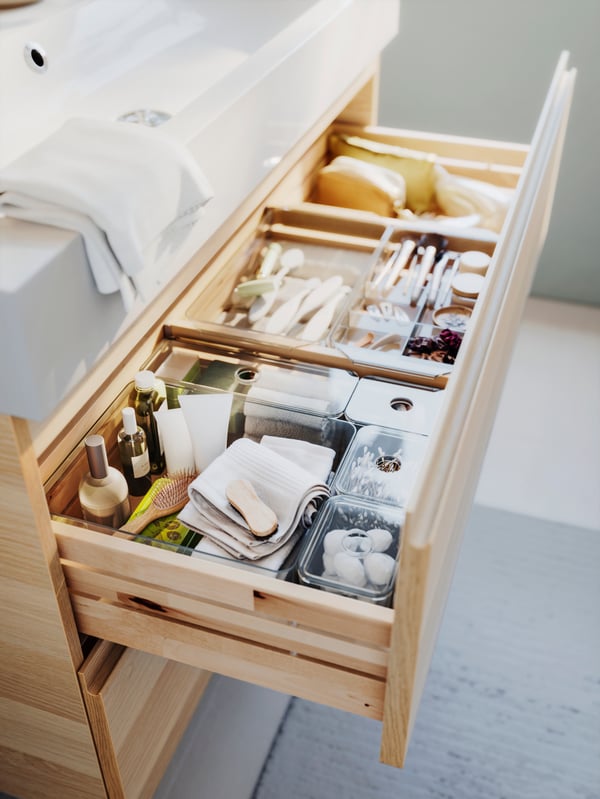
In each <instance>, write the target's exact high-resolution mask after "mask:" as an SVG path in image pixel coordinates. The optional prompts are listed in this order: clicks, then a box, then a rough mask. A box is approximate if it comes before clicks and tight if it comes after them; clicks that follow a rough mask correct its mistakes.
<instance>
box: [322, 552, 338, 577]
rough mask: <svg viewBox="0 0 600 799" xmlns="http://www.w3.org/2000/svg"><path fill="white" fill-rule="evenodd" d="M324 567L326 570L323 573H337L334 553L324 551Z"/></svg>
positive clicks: (332, 574)
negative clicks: (334, 564)
mask: <svg viewBox="0 0 600 799" xmlns="http://www.w3.org/2000/svg"><path fill="white" fill-rule="evenodd" d="M323 568H324V570H325V571H324V572H323V575H331V576H334V575H335V568H334V566H333V555H330V554H329V553H328V552H323Z"/></svg>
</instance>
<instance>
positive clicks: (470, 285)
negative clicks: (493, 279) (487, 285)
mask: <svg viewBox="0 0 600 799" xmlns="http://www.w3.org/2000/svg"><path fill="white" fill-rule="evenodd" d="M484 280H485V278H484V277H483V275H476V274H474V273H473V272H461V273H459V274H458V275H456V277H455V278H454V280H453V281H452V291H453V292H454V293H455V294H457V295H458V296H460V297H471V298H472V297H477V296H478V294H479V292H480V291H481V289H482V288H483V283H484Z"/></svg>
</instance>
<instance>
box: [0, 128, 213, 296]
mask: <svg viewBox="0 0 600 799" xmlns="http://www.w3.org/2000/svg"><path fill="white" fill-rule="evenodd" d="M212 196H213V192H212V189H211V187H210V185H209V183H208V181H207V179H206V177H205V176H204V174H203V173H202V171H201V169H200V168H199V166H198V165H197V164H196V162H195V161H194V159H193V158H192V155H191V154H190V153H189V151H188V150H187V149H186V148H185V147H184V146H183V145H180V144H179V143H178V142H176V141H175V140H173V139H170V138H168V137H167V136H166V135H165V134H164V133H163V132H162V131H160V130H157V129H155V128H147V127H144V126H142V125H132V124H128V123H125V122H116V121H111V120H99V119H70V120H68V121H67V122H66V123H65V124H64V125H63V126H62V127H61V128H60V129H59V130H57V131H56V132H55V133H53V134H51V135H50V136H49V137H48V138H47V139H45V140H44V141H42V142H41V143H40V144H38V145H37V146H36V147H34V148H32V149H31V150H29V151H28V152H26V153H24V154H23V155H22V156H20V157H19V158H18V159H17V160H16V161H13V162H12V163H11V164H8V166H6V167H5V168H4V169H2V170H0V213H3V214H5V215H6V216H11V217H15V218H17V219H25V220H27V221H30V222H38V223H41V224H48V225H53V226H54V227H63V228H67V229H69V230H75V231H77V232H79V233H81V235H82V236H83V240H84V244H85V247H86V252H87V256H88V260H89V262H90V267H91V271H92V274H93V277H94V280H95V282H96V286H97V288H98V291H100V292H101V293H105V294H109V293H112V292H115V291H121V293H122V295H123V301H124V303H125V305H126V307H129V305H130V304H131V300H132V297H133V290H132V286H131V282H133V284H134V285H135V288H136V289H137V291H139V292H140V293H141V294H142V296H144V293H145V290H146V288H147V287H150V288H152V287H153V286H154V284H155V281H156V278H157V275H158V274H159V273H160V270H161V268H162V267H163V265H164V264H165V263H166V260H167V258H168V256H169V255H171V256H172V254H173V253H174V251H175V250H176V249H177V248H178V247H179V246H180V245H181V243H182V242H183V240H184V239H185V238H186V237H187V235H188V233H189V230H190V229H191V227H192V226H193V225H194V224H195V222H196V221H197V219H198V217H199V212H200V209H201V208H202V206H204V205H205V204H206V203H207V202H208V201H209V200H210V199H211V197H212Z"/></svg>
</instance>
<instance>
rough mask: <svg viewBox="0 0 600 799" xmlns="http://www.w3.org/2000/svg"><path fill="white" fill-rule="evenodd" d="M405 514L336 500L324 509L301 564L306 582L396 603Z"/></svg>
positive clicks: (385, 507)
mask: <svg viewBox="0 0 600 799" xmlns="http://www.w3.org/2000/svg"><path fill="white" fill-rule="evenodd" d="M403 521H404V513H403V511H402V510H400V509H398V508H392V507H390V506H388V505H379V504H376V503H374V502H369V501H366V500H361V499H351V498H349V497H342V496H336V497H332V498H331V499H329V500H327V502H326V503H325V504H324V505H323V506H322V508H321V510H320V511H319V514H318V516H317V519H316V521H315V523H314V524H313V526H312V528H311V530H310V532H309V533H308V534H307V538H306V540H305V544H304V547H303V549H302V552H301V554H300V561H299V564H298V578H299V580H300V582H301V583H304V584H305V585H310V586H313V587H316V588H321V589H324V590H327V591H332V592H334V593H338V594H343V595H344V596H350V597H353V598H356V599H362V600H365V601H367V602H374V603H376V604H379V605H391V603H392V596H393V590H394V580H395V577H396V571H397V558H398V549H399V545H400V532H401V527H402V524H403Z"/></svg>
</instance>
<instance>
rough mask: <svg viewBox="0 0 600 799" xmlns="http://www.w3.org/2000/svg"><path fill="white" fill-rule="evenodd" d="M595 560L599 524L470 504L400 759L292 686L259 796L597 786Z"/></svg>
mask: <svg viewBox="0 0 600 799" xmlns="http://www.w3.org/2000/svg"><path fill="white" fill-rule="evenodd" d="M599 573H600V535H598V534H597V533H596V532H595V531H593V530H589V529H584V528H576V527H572V526H569V525H565V524H562V523H556V522H549V521H547V520H542V519H535V518H533V517H528V516H523V515H522V514H514V513H510V512H507V511H500V510H496V509H492V508H484V507H481V506H476V507H475V509H474V511H473V513H472V515H471V519H470V522H469V525H468V528H467V533H466V535H465V541H464V545H463V548H462V551H461V555H460V560H459V565H458V569H457V573H456V577H455V580H454V583H453V587H452V590H451V593H450V598H449V602H448V606H447V610H446V614H445V617H444V622H443V626H442V630H441V634H440V637H439V640H438V643H437V647H436V651H435V655H434V658H433V662H432V666H431V670H430V673H429V676H428V679H427V683H426V687H425V692H424V696H423V699H422V702H421V706H420V710H419V715H418V719H417V722H416V725H415V729H414V733H413V737H412V741H411V745H410V749H409V753H408V758H407V763H406V766H405V768H404V769H402V770H398V769H394V768H390V767H388V766H384V765H382V764H381V763H379V762H378V757H379V741H380V735H381V724H380V723H378V722H375V721H371V720H369V719H363V718H359V717H357V716H352V715H350V714H347V713H343V712H341V711H337V710H333V709H331V708H327V707H324V706H321V705H316V704H312V703H310V702H306V701H303V700H298V699H294V700H292V703H291V705H290V707H289V710H288V712H287V715H286V717H285V719H284V722H283V725H282V726H281V728H280V731H279V734H278V736H277V738H276V739H275V742H274V745H273V747H272V750H271V754H270V756H269V758H268V760H267V762H266V765H265V768H264V770H263V773H262V776H261V778H260V780H259V783H258V787H257V790H256V793H255V796H254V799H281V797H282V796H285V797H286V799H330V797H331V796H333V795H338V796H342V797H344V799H392V798H393V797H397V799H598V797H600V579H599V577H598V575H599ZM198 796H201V794H198Z"/></svg>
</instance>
